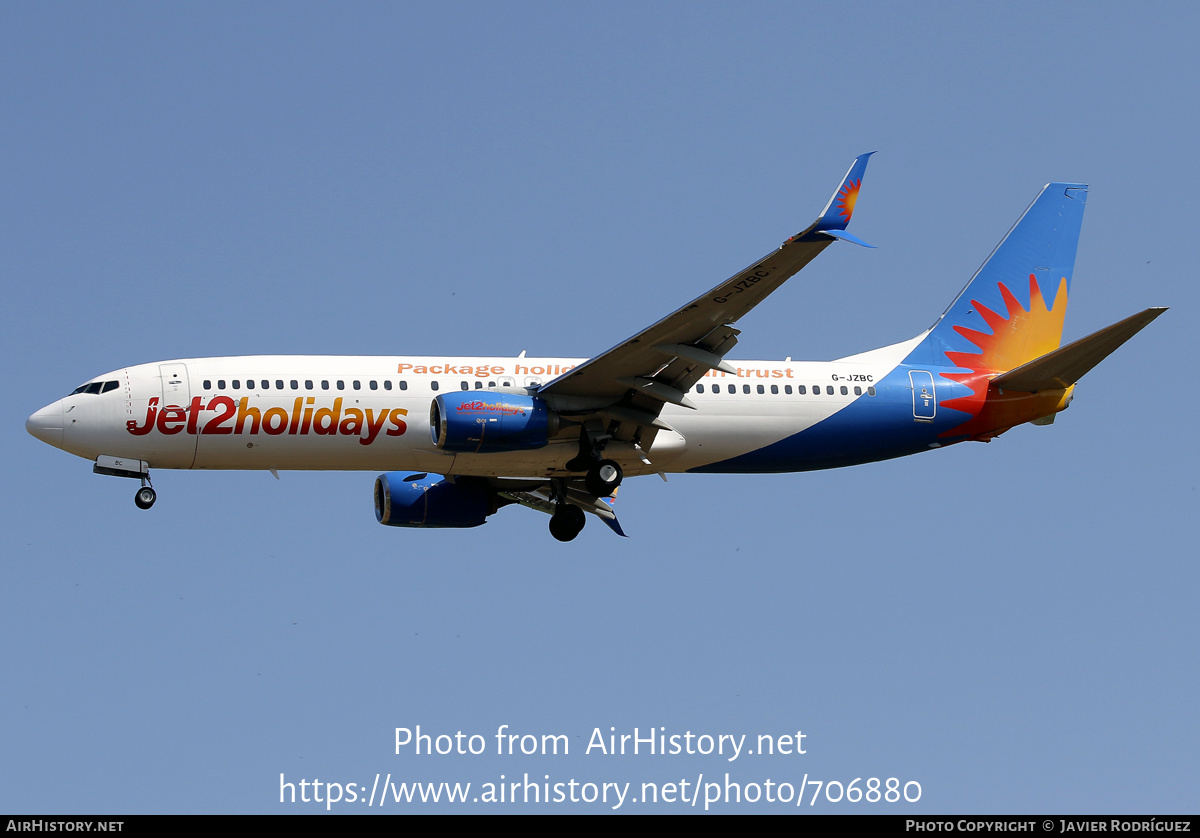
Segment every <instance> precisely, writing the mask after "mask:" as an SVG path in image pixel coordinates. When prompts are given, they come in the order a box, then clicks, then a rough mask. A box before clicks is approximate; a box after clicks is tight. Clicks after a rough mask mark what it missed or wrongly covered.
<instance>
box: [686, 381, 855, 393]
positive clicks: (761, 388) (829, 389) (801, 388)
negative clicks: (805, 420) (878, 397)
mask: <svg viewBox="0 0 1200 838" xmlns="http://www.w3.org/2000/svg"><path fill="white" fill-rule="evenodd" d="M704 386H705V385H703V384H697V385H696V392H697V393H703V392H704ZM708 386H710V387H712V391H713V392H714V393H720V392H721V385H720V384H710V385H708ZM770 386H771V394H772V395H775V396H777V395H779V385H778V384H772V385H770ZM725 388H726V389H725V392H727V393H736V392H737V388H738V386H737V385H736V384H726V385H725ZM757 390H758V393H759V395H762V394H765V393H766V392H767V390H766V386H765V385H762V384H759V385H758V387H757ZM838 391H840V392H841V394H842V395H843V396H848V395H850V388H849V387H847V386H846V385H845V384H843V385H841V386H840V387H839V388H838ZM742 392H743V393H746V394H749V393H750V385H749V384H743V385H742ZM783 392H784V394H785V395H788V396H790V395H791V394H792V385H791V384H784V385H783ZM796 393H797V394H799V395H801V396H805V395H808V388H807V387H806V386H805V385H803V384H797V385H796ZM812 394H813V395H814V396H819V395H821V385H820V384H814V385H813V386H812ZM862 394H863V388H862V387H857V386H856V387H855V388H854V395H856V396H861V395H862ZM825 395H827V396H832V395H835V390H834V388H833V385H832V384H826V385H825ZM867 395H868V396H873V395H875V388H874V387H868V388H867Z"/></svg>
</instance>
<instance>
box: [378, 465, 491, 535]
mask: <svg viewBox="0 0 1200 838" xmlns="http://www.w3.org/2000/svg"><path fill="white" fill-rule="evenodd" d="M495 511H496V506H495V503H494V501H493V493H492V491H491V489H490V488H489V487H488V486H487V484H485V483H483V482H482V481H474V480H471V479H469V478H467V479H459V480H457V481H455V482H453V483H452V482H450V481H449V480H447V479H445V478H444V477H442V475H440V474H412V473H410V472H406V471H392V472H388V473H387V474H381V475H379V476H378V477H376V478H375V520H377V521H378V522H379V523H381V524H386V525H387V526H389V527H477V526H479V525H480V524H483V523H486V521H487V516H488V515H491V514H492V513H493V512H495Z"/></svg>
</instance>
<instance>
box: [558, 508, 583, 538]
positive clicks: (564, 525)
mask: <svg viewBox="0 0 1200 838" xmlns="http://www.w3.org/2000/svg"><path fill="white" fill-rule="evenodd" d="M585 523H587V516H586V515H585V514H584V512H583V510H582V509H580V508H579V507H578V506H575V505H574V504H570V503H560V504H559V505H558V507H557V508H556V509H555V510H554V514H553V515H551V516H550V534H551V535H552V536H554V537H555V538H557V539H558V540H559V541H571V540H572V539H574V538H575V536H577V535H579V533H580V532H581V531H582V530H583V525H584V524H585Z"/></svg>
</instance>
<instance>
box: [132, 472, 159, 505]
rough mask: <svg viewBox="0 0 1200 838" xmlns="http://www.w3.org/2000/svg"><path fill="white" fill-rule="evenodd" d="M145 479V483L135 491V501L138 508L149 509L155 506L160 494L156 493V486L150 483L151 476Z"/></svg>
mask: <svg viewBox="0 0 1200 838" xmlns="http://www.w3.org/2000/svg"><path fill="white" fill-rule="evenodd" d="M143 481H144V483H145V485H144V486H142V488H140V489H138V490H137V492H135V493H134V495H133V503H134V505H135V506H137V508H138V509H149V508H150V507H152V506H154V501H155V500H157V499H158V495H157V494H156V493H155V491H154V487H153V486H151V485H150V478H148V477H147V478H143Z"/></svg>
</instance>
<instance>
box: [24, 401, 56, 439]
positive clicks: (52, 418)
mask: <svg viewBox="0 0 1200 838" xmlns="http://www.w3.org/2000/svg"><path fill="white" fill-rule="evenodd" d="M25 430H27V431H29V433H30V434H32V435H33V436H35V437H37V438H38V439H40V440H41V441H42V442H44V443H46V444H47V445H53V446H54V447H55V448H62V443H63V409H62V402H61V401H58V402H55V403H54V404H51V405H47V406H46V407H43V408H42V409H41V410H39V411H38V412H37V413H35V414H33V415H32V416H30V417H29V418H28V419H26V420H25Z"/></svg>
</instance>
